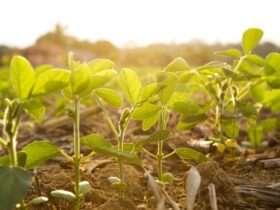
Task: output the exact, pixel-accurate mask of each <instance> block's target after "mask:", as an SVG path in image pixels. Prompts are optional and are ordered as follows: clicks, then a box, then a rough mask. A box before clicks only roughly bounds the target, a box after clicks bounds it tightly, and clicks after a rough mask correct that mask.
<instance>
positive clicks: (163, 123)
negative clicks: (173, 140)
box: [157, 109, 167, 180]
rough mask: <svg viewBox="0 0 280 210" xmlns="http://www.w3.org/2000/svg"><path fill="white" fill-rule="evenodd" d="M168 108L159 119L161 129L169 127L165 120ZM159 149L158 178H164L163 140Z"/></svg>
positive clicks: (159, 143) (159, 144)
mask: <svg viewBox="0 0 280 210" xmlns="http://www.w3.org/2000/svg"><path fill="white" fill-rule="evenodd" d="M165 114H166V110H165V109H163V110H162V111H161V114H160V119H159V129H160V130H164V129H166V127H167V124H166V120H165ZM157 145H158V151H157V161H158V178H159V180H162V176H163V159H164V152H163V141H159V142H158V144H157Z"/></svg>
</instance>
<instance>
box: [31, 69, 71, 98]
mask: <svg viewBox="0 0 280 210" xmlns="http://www.w3.org/2000/svg"><path fill="white" fill-rule="evenodd" d="M69 78H70V71H68V70H64V69H46V70H45V71H44V72H42V73H40V74H39V75H38V76H37V78H36V81H35V84H34V87H33V89H32V96H38V95H46V94H48V93H51V92H55V91H58V90H61V89H62V88H64V87H66V86H67V85H68V82H69Z"/></svg>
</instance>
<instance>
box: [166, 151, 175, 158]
mask: <svg viewBox="0 0 280 210" xmlns="http://www.w3.org/2000/svg"><path fill="white" fill-rule="evenodd" d="M175 154H176V150H173V151H172V152H170V153H168V154H166V155H165V156H164V157H163V159H167V158H169V157H171V156H172V155H175Z"/></svg>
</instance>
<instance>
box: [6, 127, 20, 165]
mask: <svg viewBox="0 0 280 210" xmlns="http://www.w3.org/2000/svg"><path fill="white" fill-rule="evenodd" d="M16 139H17V131H15V133H13V134H12V135H9V136H8V142H9V143H8V153H9V160H10V165H11V166H15V167H16V166H18V158H17V141H16Z"/></svg>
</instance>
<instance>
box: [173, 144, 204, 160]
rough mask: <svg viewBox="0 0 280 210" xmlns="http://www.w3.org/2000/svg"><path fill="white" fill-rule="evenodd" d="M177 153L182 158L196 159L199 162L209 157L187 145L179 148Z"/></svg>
mask: <svg viewBox="0 0 280 210" xmlns="http://www.w3.org/2000/svg"><path fill="white" fill-rule="evenodd" d="M176 154H177V155H178V156H179V157H181V158H182V159H186V160H194V161H196V162H198V163H201V162H204V161H207V157H206V156H205V155H204V154H202V153H201V152H198V151H196V150H194V149H191V148H186V147H180V148H177V149H176Z"/></svg>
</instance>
